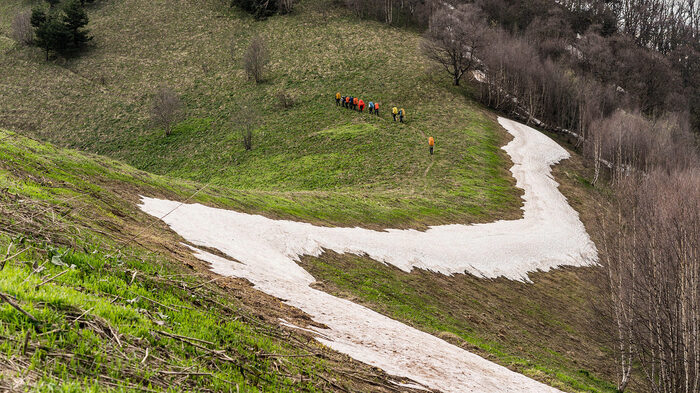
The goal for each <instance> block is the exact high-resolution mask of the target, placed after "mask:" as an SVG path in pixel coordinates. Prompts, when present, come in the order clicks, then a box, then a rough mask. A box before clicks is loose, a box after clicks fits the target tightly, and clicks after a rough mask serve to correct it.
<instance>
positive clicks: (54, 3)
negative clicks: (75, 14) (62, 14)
mask: <svg viewBox="0 0 700 393" xmlns="http://www.w3.org/2000/svg"><path fill="white" fill-rule="evenodd" d="M46 2H47V3H49V7H50V8H53V7H55V6H57V5H58V3H60V2H61V0H46Z"/></svg>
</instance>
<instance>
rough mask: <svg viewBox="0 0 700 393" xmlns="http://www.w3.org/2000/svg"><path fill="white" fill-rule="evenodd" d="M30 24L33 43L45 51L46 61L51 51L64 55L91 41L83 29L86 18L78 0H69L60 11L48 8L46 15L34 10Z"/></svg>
mask: <svg viewBox="0 0 700 393" xmlns="http://www.w3.org/2000/svg"><path fill="white" fill-rule="evenodd" d="M47 1H48V0H47ZM31 24H32V26H33V27H34V28H35V35H36V40H35V43H36V45H37V46H39V47H41V48H43V49H44V50H45V51H46V59H47V60H48V59H49V53H50V52H51V51H54V52H57V53H61V54H65V53H68V52H69V51H72V50H76V49H80V48H82V47H83V46H85V44H86V43H87V42H88V41H90V40H91V39H92V38H91V37H90V36H89V35H88V31H87V30H86V29H85V26H86V25H87V24H88V16H87V13H86V12H85V9H84V8H83V6H82V5H81V1H80V0H69V1H68V2H67V3H66V4H64V6H63V7H61V9H60V10H58V9H54V8H49V11H48V13H47V12H46V11H45V10H44V9H42V8H35V9H34V10H32V16H31Z"/></svg>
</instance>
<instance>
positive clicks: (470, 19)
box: [421, 4, 487, 86]
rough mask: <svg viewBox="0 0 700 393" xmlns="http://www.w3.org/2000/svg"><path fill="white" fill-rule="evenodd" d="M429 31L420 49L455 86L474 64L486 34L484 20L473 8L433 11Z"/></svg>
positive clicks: (471, 5)
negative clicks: (438, 65)
mask: <svg viewBox="0 0 700 393" xmlns="http://www.w3.org/2000/svg"><path fill="white" fill-rule="evenodd" d="M431 27H432V28H431V30H429V31H428V32H427V33H426V36H425V39H424V40H423V42H422V45H421V48H422V49H423V53H425V55H426V56H427V57H428V58H430V59H431V60H434V61H436V62H437V63H439V64H440V65H442V66H443V67H444V68H445V70H446V71H447V72H448V73H449V74H450V75H451V76H452V80H453V82H454V84H455V86H459V81H460V80H461V79H462V76H464V74H465V73H467V72H470V71H472V70H473V69H474V68H475V66H476V65H477V64H478V56H479V53H480V51H481V49H482V48H483V47H484V45H485V35H486V32H487V26H486V25H485V23H484V19H483V18H482V17H481V15H480V14H479V11H478V9H477V8H476V6H474V5H473V4H463V5H460V6H459V7H458V8H456V9H454V10H450V9H446V8H444V9H441V10H439V11H437V13H436V14H435V16H434V23H433V25H432V26H431Z"/></svg>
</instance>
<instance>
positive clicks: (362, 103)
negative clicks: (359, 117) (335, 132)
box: [357, 100, 365, 112]
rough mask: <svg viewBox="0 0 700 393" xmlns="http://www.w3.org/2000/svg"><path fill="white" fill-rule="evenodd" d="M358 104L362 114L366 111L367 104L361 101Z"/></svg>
mask: <svg viewBox="0 0 700 393" xmlns="http://www.w3.org/2000/svg"><path fill="white" fill-rule="evenodd" d="M357 104H358V105H359V108H360V112H362V111H363V110H364V109H365V102H364V101H362V100H360V101H359V102H358V103H357Z"/></svg>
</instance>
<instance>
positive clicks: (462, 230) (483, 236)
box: [140, 118, 597, 393]
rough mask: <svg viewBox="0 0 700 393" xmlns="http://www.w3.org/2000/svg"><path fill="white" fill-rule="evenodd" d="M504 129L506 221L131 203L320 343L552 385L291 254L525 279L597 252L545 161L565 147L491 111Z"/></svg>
mask: <svg viewBox="0 0 700 393" xmlns="http://www.w3.org/2000/svg"><path fill="white" fill-rule="evenodd" d="M499 123H500V124H501V125H502V126H503V127H504V128H505V129H506V130H508V132H509V133H511V134H512V135H513V140H512V141H511V142H510V143H508V144H507V145H506V146H504V147H503V149H504V150H505V151H506V152H507V153H508V154H509V155H510V156H511V159H512V161H513V163H514V166H513V168H511V171H512V173H513V177H515V179H516V181H517V186H518V187H520V188H522V189H523V190H524V191H525V193H524V196H523V199H524V206H523V210H524V216H523V218H522V219H519V220H513V221H497V222H493V223H488V224H476V225H442V226H435V227H431V228H430V229H428V230H427V231H425V232H420V231H416V230H394V229H389V230H386V231H384V232H380V231H372V230H368V229H362V228H328V227H318V226H314V225H311V224H307V223H301V222H294V221H284V220H273V219H269V218H266V217H263V216H259V215H252V214H245V213H239V212H235V211H229V210H224V209H216V208H211V207H207V206H203V205H200V204H180V203H179V202H174V201H166V200H160V199H153V198H146V197H144V198H142V201H143V203H142V205H141V206H140V207H141V209H142V210H143V211H145V212H147V213H149V214H151V215H154V216H156V217H164V216H165V217H164V218H162V219H163V220H164V221H165V222H166V223H167V224H168V225H170V227H171V228H172V229H173V230H174V231H175V232H177V233H178V234H180V235H181V236H182V237H183V238H185V239H186V240H188V241H189V242H191V243H192V244H195V245H201V246H206V247H211V248H214V249H218V250H219V251H221V252H223V253H224V254H226V255H228V256H230V257H231V259H225V258H221V257H219V256H216V255H213V254H211V253H208V252H205V251H203V250H199V249H196V248H193V251H194V253H195V256H197V257H198V258H200V259H202V260H204V261H207V262H210V263H211V264H212V270H213V271H214V272H216V273H218V274H222V275H226V276H235V277H242V278H246V279H248V280H249V281H251V282H252V283H253V284H254V285H255V287H256V288H258V289H259V290H261V291H263V292H265V293H268V294H270V295H272V296H276V297H278V298H280V299H284V301H285V302H286V303H288V304H290V305H292V306H294V307H297V308H299V309H301V310H303V311H304V312H306V313H308V314H309V315H311V316H312V317H313V318H314V320H316V321H317V322H319V323H322V324H324V325H326V326H328V327H329V329H323V330H319V331H318V332H319V333H320V335H319V337H318V338H317V339H318V340H319V341H320V342H322V343H324V344H326V345H328V346H329V347H331V348H333V349H335V350H338V351H340V352H343V353H346V354H348V355H349V356H351V357H353V358H355V359H358V360H360V361H362V362H365V363H368V364H371V365H373V366H376V367H379V368H381V369H383V370H385V371H386V372H388V373H389V374H392V375H396V376H399V377H407V378H410V379H412V380H414V381H416V382H418V383H419V384H422V385H424V386H426V387H429V388H432V389H438V390H441V391H444V392H533V393H534V392H558V390H556V389H554V388H551V387H548V386H546V385H543V384H541V383H539V382H536V381H534V380H532V379H530V378H527V377H525V376H523V375H521V374H518V373H515V372H512V371H510V370H508V369H507V368H505V367H502V366H499V365H497V364H495V363H492V362H490V361H487V360H485V359H483V358H481V357H479V356H477V355H474V354H472V353H470V352H468V351H465V350H463V349H461V348H459V347H456V346H454V345H452V344H449V343H447V342H445V341H443V340H440V339H438V338H436V337H434V336H432V335H429V334H427V333H424V332H421V331H419V330H416V329H413V328H411V327H409V326H406V325H404V324H402V323H400V322H398V321H395V320H392V319H390V318H387V317H385V316H383V315H381V314H378V313H376V312H374V311H372V310H369V309H367V308H365V307H363V306H360V305H357V304H354V303H352V302H350V301H347V300H344V299H339V298H336V297H334V296H331V295H328V294H326V293H324V292H321V291H318V290H315V289H313V288H311V287H309V284H311V283H313V282H314V278H313V277H312V276H311V275H310V274H309V273H308V272H306V271H305V270H304V269H302V268H301V267H300V266H299V265H297V264H296V263H295V261H297V260H298V258H299V256H300V255H315V256H318V255H320V254H321V253H322V252H323V250H324V249H330V250H334V251H336V252H339V253H354V254H367V255H369V256H370V257H371V258H373V259H376V260H378V261H382V262H384V263H390V264H392V265H395V266H397V267H399V268H400V269H402V270H405V271H410V270H411V269H412V268H414V267H417V268H422V269H429V270H432V271H436V272H440V273H444V274H453V273H463V272H469V273H473V274H475V275H481V276H484V277H498V276H505V277H507V278H511V279H520V280H526V279H527V273H528V272H531V271H534V270H544V271H546V270H549V269H550V268H553V267H556V266H560V265H574V266H581V265H586V264H588V263H591V262H592V261H595V260H596V258H597V254H596V249H595V246H594V245H593V243H592V242H591V240H590V238H589V237H588V234H587V233H586V231H585V229H584V227H583V224H582V223H581V221H580V220H579V218H578V213H576V211H575V210H573V209H572V208H571V206H569V204H568V203H567V202H566V199H565V198H564V196H563V195H562V194H561V193H560V192H559V190H558V189H557V183H556V182H555V181H554V179H553V178H552V176H551V168H550V166H551V165H553V164H555V163H557V162H559V161H560V160H562V159H565V158H568V157H569V154H568V153H567V152H566V150H564V149H563V148H562V147H561V146H559V145H558V144H556V143H555V142H554V141H553V140H551V139H550V138H548V137H547V136H545V135H544V134H542V133H540V132H538V131H536V130H534V129H532V128H530V127H527V126H525V125H522V124H520V123H517V122H514V121H511V120H508V119H504V118H499Z"/></svg>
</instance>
